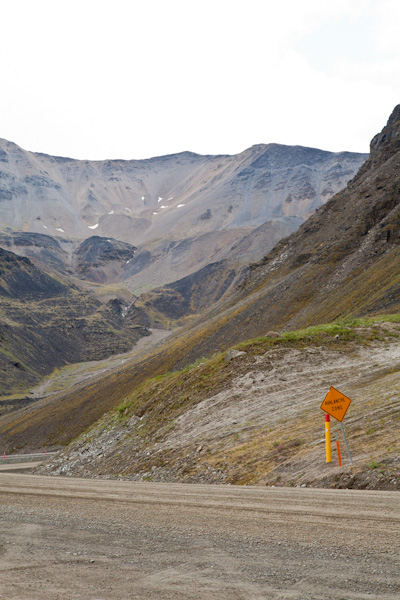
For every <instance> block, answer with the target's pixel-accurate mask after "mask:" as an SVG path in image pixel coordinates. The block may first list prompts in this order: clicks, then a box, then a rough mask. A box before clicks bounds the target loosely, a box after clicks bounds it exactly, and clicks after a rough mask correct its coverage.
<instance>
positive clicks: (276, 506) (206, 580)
mask: <svg viewBox="0 0 400 600" xmlns="http://www.w3.org/2000/svg"><path fill="white" fill-rule="evenodd" d="M0 536H1V537H0V599H1V600H16V599H23V600H58V599H60V600H61V599H62V600H75V599H79V600H95V599H96V600H97V599H99V600H100V599H101V600H130V599H134V598H140V599H154V600H156V599H157V600H166V599H171V600H184V599H185V600H187V599H196V600H206V599H207V600H208V599H213V600H219V599H224V600H225V599H229V600H231V599H235V600H239V599H243V600H244V599H246V600H247V599H249V600H256V599H257V600H258V599H269V598H273V599H291V600H292V599H297V600H300V599H304V600H312V599H315V600H325V599H335V600H338V599H343V600H352V599H357V600H358V599H362V598H384V599H387V600H395V599H396V600H398V598H399V597H400V576H399V573H400V552H399V550H400V539H399V538H400V495H399V494H397V493H395V492H368V491H355V490H322V489H308V488H294V489H290V488H266V487H234V486H211V485H189V484H156V483H133V482H119V481H103V480H85V479H72V478H61V477H60V478H53V477H52V478H50V477H41V476H36V475H27V474H15V473H6V472H3V473H0Z"/></svg>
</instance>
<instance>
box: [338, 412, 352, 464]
mask: <svg viewBox="0 0 400 600" xmlns="http://www.w3.org/2000/svg"><path fill="white" fill-rule="evenodd" d="M340 428H341V430H342V433H343V439H344V443H345V444H346V448H347V454H348V455H349V459H350V464H351V465H352V464H353V459H352V458H351V454H350V448H349V445H348V443H347V438H346V434H345V432H344V427H343V423H342V422H340Z"/></svg>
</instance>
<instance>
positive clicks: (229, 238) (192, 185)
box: [0, 140, 367, 295]
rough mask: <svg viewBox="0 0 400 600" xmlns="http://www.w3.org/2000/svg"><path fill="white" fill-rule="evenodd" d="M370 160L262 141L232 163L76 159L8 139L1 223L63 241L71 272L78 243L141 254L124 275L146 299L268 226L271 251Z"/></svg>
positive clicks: (176, 158)
mask: <svg viewBox="0 0 400 600" xmlns="http://www.w3.org/2000/svg"><path fill="white" fill-rule="evenodd" d="M366 158H367V155H366V154H356V153H350V152H340V153H332V152H326V151H322V150H317V149H313V148H303V147H301V146H294V147H292V146H282V145H278V144H267V145H262V144H261V145H258V146H253V147H252V148H249V149H248V150H245V151H244V152H242V153H240V154H237V155H233V156H229V155H223V156H200V155H197V154H193V153H191V152H184V153H181V154H175V155H170V156H162V157H156V158H152V159H148V160H131V161H123V160H113V161H110V160H106V161H78V160H73V159H69V158H60V157H52V156H47V155H44V154H37V153H32V152H28V151H26V150H23V149H22V148H19V147H18V146H17V145H15V144H13V143H11V142H7V141H5V140H0V222H1V223H2V225H3V226H4V227H8V228H9V230H11V232H21V231H23V232H29V233H35V234H46V235H48V236H50V237H53V238H56V240H57V242H59V244H60V245H61V247H62V249H63V250H64V252H65V253H66V255H65V256H64V258H65V260H66V263H67V264H69V265H70V266H72V268H73V267H74V258H73V254H74V252H75V250H76V245H77V241H79V243H82V241H83V240H85V239H86V238H88V237H91V236H94V235H96V236H99V237H101V238H105V239H109V238H110V239H115V240H118V241H120V242H125V243H128V244H130V245H132V246H134V247H136V248H137V251H136V256H135V257H134V259H133V260H131V261H130V262H129V265H128V267H127V268H125V269H124V270H123V272H121V273H120V277H121V280H123V281H124V283H125V284H126V286H128V287H129V289H130V290H131V291H132V292H134V293H135V294H136V295H138V294H139V293H140V292H141V291H144V290H146V289H149V288H151V287H158V286H161V285H164V284H166V283H172V282H173V281H176V280H177V279H180V278H182V277H185V276H187V275H190V274H191V273H194V272H195V271H197V270H199V269H201V268H203V267H205V266H206V265H207V264H209V263H210V262H217V261H219V260H224V259H226V258H228V255H229V252H230V250H231V249H232V248H233V247H234V246H236V245H237V244H238V243H240V241H241V240H242V239H243V238H244V237H246V236H248V235H249V234H250V233H251V232H252V231H253V230H254V229H255V228H257V227H260V226H262V225H263V224H264V223H266V222H267V221H268V222H269V223H270V231H271V239H268V238H266V240H265V244H264V254H265V253H266V252H268V250H269V249H271V248H272V247H273V245H274V243H275V242H276V240H277V233H276V232H281V233H282V234H283V235H285V234H286V233H288V232H289V231H293V230H294V229H295V228H297V227H298V226H299V224H300V223H302V222H303V221H304V219H306V218H307V217H308V216H309V215H310V214H311V213H312V212H313V211H314V210H315V209H316V208H318V207H319V206H321V204H323V203H324V202H325V201H326V200H327V199H329V198H330V197H331V196H332V195H333V194H334V193H335V192H337V191H339V190H340V189H342V188H343V187H344V186H345V184H346V183H347V181H348V180H349V179H351V178H352V177H353V176H354V175H355V173H356V172H357V171H358V169H359V167H360V166H361V165H362V164H363V162H364V161H365V160H366ZM274 229H275V232H274V231H273V230H274ZM54 250H56V249H54ZM253 250H254V251H255V254H252V251H253ZM19 251H20V252H21V253H22V252H23V247H22V246H20V248H19ZM50 251H51V248H49V247H48V252H50ZM259 254H260V251H259V246H258V245H257V247H255V246H254V245H252V246H250V247H249V248H248V251H247V257H248V259H250V260H252V261H254V260H257V258H258V257H259ZM59 258H60V256H59V251H58V250H57V251H56V256H55V261H57V260H58V259H59ZM89 272H90V269H89ZM78 276H82V273H78ZM103 276H104V274H103Z"/></svg>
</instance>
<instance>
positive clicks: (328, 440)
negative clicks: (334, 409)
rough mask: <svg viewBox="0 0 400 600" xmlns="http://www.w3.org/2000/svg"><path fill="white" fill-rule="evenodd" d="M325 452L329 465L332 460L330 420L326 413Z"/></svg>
mask: <svg viewBox="0 0 400 600" xmlns="http://www.w3.org/2000/svg"><path fill="white" fill-rule="evenodd" d="M325 452H326V462H327V463H330V462H331V460H332V454H331V420H330V417H329V415H328V413H326V414H325Z"/></svg>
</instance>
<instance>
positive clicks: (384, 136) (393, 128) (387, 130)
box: [370, 104, 400, 164]
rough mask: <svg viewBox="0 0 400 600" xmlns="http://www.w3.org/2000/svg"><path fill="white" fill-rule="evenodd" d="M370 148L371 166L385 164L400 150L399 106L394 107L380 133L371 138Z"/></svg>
mask: <svg viewBox="0 0 400 600" xmlns="http://www.w3.org/2000/svg"><path fill="white" fill-rule="evenodd" d="M370 147H371V160H372V163H373V164H379V163H382V162H385V161H386V160H387V159H388V158H390V157H391V156H392V155H393V154H395V153H396V152H397V151H398V150H400V104H398V105H397V106H395V108H394V109H393V112H392V114H391V115H390V117H389V119H388V122H387V124H386V125H385V127H384V128H383V129H382V131H381V132H380V133H378V134H377V135H376V136H375V137H374V138H372V140H371V146H370Z"/></svg>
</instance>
